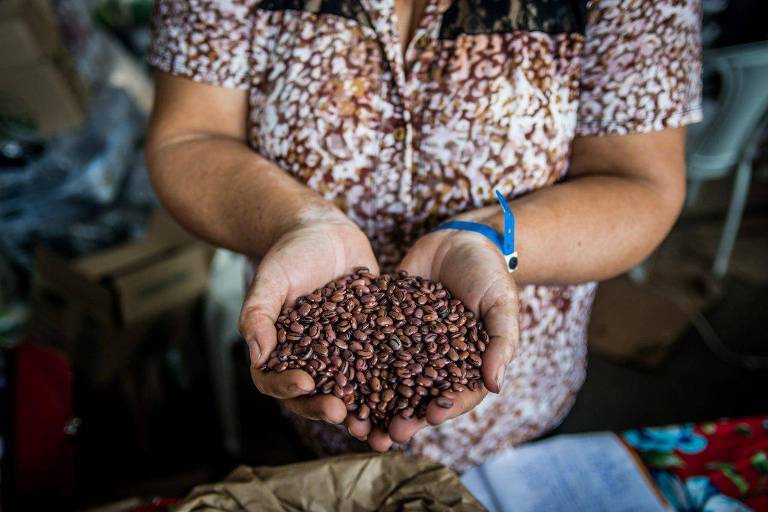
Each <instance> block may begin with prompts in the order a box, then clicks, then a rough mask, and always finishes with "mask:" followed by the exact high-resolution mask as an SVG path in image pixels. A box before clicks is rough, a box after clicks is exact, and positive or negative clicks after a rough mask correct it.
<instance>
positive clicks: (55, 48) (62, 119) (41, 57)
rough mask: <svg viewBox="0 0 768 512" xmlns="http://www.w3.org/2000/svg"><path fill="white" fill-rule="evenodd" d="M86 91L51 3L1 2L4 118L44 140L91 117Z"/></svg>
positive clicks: (1, 113)
mask: <svg viewBox="0 0 768 512" xmlns="http://www.w3.org/2000/svg"><path fill="white" fill-rule="evenodd" d="M85 98H86V91H85V88H84V86H83V84H82V83H81V81H80V79H79V77H78V75H77V72H76V71H75V68H74V65H73V63H72V60H71V58H70V56H69V54H68V53H67V51H66V48H64V46H63V44H62V43H61V40H60V37H59V31H58V26H57V23H56V19H55V15H54V13H53V11H52V9H51V6H50V4H49V3H48V1H47V0H0V119H2V120H3V122H4V123H5V124H10V125H20V126H24V127H27V128H30V129H32V130H35V131H37V132H39V133H40V134H41V135H43V136H50V135H55V134H58V133H61V132H64V131H67V130H71V129H74V128H76V127H78V126H80V124H81V123H82V122H83V120H84V119H85V111H86V109H85Z"/></svg>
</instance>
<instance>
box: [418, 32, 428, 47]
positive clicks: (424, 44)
mask: <svg viewBox="0 0 768 512" xmlns="http://www.w3.org/2000/svg"><path fill="white" fill-rule="evenodd" d="M427 44H429V38H428V37H427V36H426V35H423V36H421V37H420V38H418V39H417V40H416V48H418V49H420V50H421V49H423V48H426V47H427Z"/></svg>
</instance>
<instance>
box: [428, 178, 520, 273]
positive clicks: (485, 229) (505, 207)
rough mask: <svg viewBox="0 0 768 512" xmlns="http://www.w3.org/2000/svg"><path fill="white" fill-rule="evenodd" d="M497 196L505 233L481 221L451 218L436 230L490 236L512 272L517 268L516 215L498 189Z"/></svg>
mask: <svg viewBox="0 0 768 512" xmlns="http://www.w3.org/2000/svg"><path fill="white" fill-rule="evenodd" d="M496 198H497V199H498V200H499V205H501V209H502V211H503V212H504V233H503V234H502V233H499V232H498V231H496V230H495V229H493V228H492V227H490V226H486V225H485V224H480V223H479V222H468V221H464V220H451V221H448V222H444V223H443V224H440V225H439V226H437V227H436V228H435V229H434V231H438V230H440V229H458V230H461V231H474V232H475V233H479V234H481V235H483V236H484V237H486V238H488V239H489V240H490V241H491V242H493V243H494V245H496V247H498V248H499V250H500V251H501V254H503V255H504V259H505V260H506V262H507V269H508V270H509V271H510V272H514V271H515V270H517V252H516V251H515V216H514V215H513V214H512V210H511V209H510V208H509V204H507V200H506V199H504V196H503V195H501V192H499V191H498V190H497V191H496Z"/></svg>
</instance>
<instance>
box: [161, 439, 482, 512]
mask: <svg viewBox="0 0 768 512" xmlns="http://www.w3.org/2000/svg"><path fill="white" fill-rule="evenodd" d="M174 510H175V512H199V511H214V510H215V511H226V512H236V511H237V512H241V511H246V512H256V511H258V512H278V511H279V512H288V511H290V512H300V511H301V512H303V511H307V512H309V511H311V512H325V511H328V512H364V511H384V512H387V511H391V512H395V511H417V510H418V511H422V510H427V511H431V512H432V511H434V512H441V511H449V510H450V511H460V512H464V511H466V512H474V511H484V510H486V509H485V508H484V507H483V506H482V505H481V504H480V503H479V502H478V501H477V500H476V499H475V498H474V497H473V496H472V494H470V492H469V491H468V490H467V489H466V488H465V487H464V486H463V485H462V483H461V480H459V477H458V476H457V475H456V473H454V472H453V471H451V470H450V469H448V468H446V467H445V466H442V465H440V464H437V463H434V462H429V461H425V460H418V459H411V458H408V457H406V456H405V455H403V454H397V453H392V454H387V455H372V454H357V455H343V456H341V457H333V458H329V459H322V460H318V461H312V462H304V463H301V464H291V465H288V466H280V467H259V468H249V467H246V466H240V467H239V468H237V469H236V470H235V471H234V472H232V474H230V475H229V476H228V477H227V478H226V480H224V481H223V482H221V483H217V484H208V485H201V486H199V487H195V488H194V489H193V490H192V492H191V493H190V495H189V496H188V497H187V498H186V499H185V500H184V501H182V502H181V503H180V504H179V505H178V506H177V507H176V508H175V509H174Z"/></svg>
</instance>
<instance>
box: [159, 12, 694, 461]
mask: <svg viewBox="0 0 768 512" xmlns="http://www.w3.org/2000/svg"><path fill="white" fill-rule="evenodd" d="M700 15H701V13H700V7H699V4H698V2H697V1H696V0H654V1H650V0H594V1H583V0H429V2H428V5H427V6H426V9H425V12H424V14H423V17H422V19H421V22H420V24H419V25H418V27H417V29H416V31H415V33H414V36H413V39H412V40H411V41H410V43H409V44H408V46H407V49H406V51H405V52H404V54H403V50H402V45H401V43H400V41H399V36H398V33H397V28H396V20H395V17H394V0H158V1H157V9H156V17H155V39H154V45H153V48H152V51H151V55H150V61H151V63H152V64H153V65H154V66H155V67H157V68H159V69H160V70H163V71H166V72H170V73H173V74H175V75H179V76H183V77H187V78H190V79H192V80H195V81H198V82H203V83H207V84H212V85H217V86H221V87H231V88H238V89H242V90H244V91H247V97H248V105H249V117H248V121H249V123H248V143H249V144H250V146H251V147H252V148H253V150H254V151H256V152H258V153H259V154H261V155H262V156H264V157H266V158H269V159H270V160H271V161H273V162H274V163H275V164H277V165H278V166H280V167H281V168H283V169H285V171H286V172H289V173H291V174H292V175H293V176H295V177H296V178H297V179H299V180H301V181H302V182H305V183H306V184H307V185H308V186H309V187H311V188H312V189H313V190H315V191H317V192H318V193H319V194H321V195H322V196H324V197H326V198H327V199H329V200H332V201H334V202H335V203H336V204H337V205H339V206H340V207H341V208H342V209H344V210H345V211H346V212H347V214H348V215H349V217H350V218H351V219H352V220H354V221H355V222H356V223H357V224H358V225H359V226H360V227H361V228H362V229H363V230H364V231H365V233H366V234H367V235H368V237H369V238H370V240H371V242H372V245H373V248H374V251H375V253H376V254H377V256H378V258H379V260H380V262H381V264H382V267H383V268H391V267H393V266H394V265H396V264H397V262H398V261H399V260H400V259H401V258H402V256H403V254H404V252H405V251H406V250H407V249H408V248H409V247H410V245H411V244H412V243H413V242H414V241H415V240H416V239H417V238H418V237H419V236H421V235H423V234H424V233H425V232H427V231H428V230H429V229H430V228H432V227H434V226H436V225H437V224H438V223H440V222H441V221H444V220H445V219H447V218H448V217H451V216H453V215H455V214H458V213H460V212H463V211H466V210H470V209H475V208H479V207H482V206H486V205H489V204H493V203H494V196H493V191H494V190H495V189H499V190H500V191H501V192H502V193H504V194H505V195H506V196H507V197H508V198H514V197H516V196H520V195H523V194H527V193H530V192H532V191H535V190H537V189H539V188H542V187H548V186H552V185H554V184H556V183H557V182H558V181H560V180H562V179H564V178H565V177H566V176H567V173H568V163H569V152H570V148H571V143H572V141H573V139H574V137H579V136H608V135H624V134H630V133H642V132H648V131H652V130H660V129H664V128H667V127H678V126H681V125H684V124H686V123H689V122H692V121H695V120H697V117H698V116H699V94H700V90H699V80H700V43H699V24H700ZM595 288H596V285H595V284H593V283H585V284H581V285H577V286H526V287H524V288H523V289H522V290H521V313H522V339H521V350H520V352H519V355H518V356H517V357H516V359H515V360H514V362H513V363H512V364H511V366H510V368H509V370H508V371H507V375H506V381H505V384H504V392H503V394H502V395H501V396H495V395H491V396H488V397H487V398H486V399H485V400H484V401H483V402H482V404H480V406H478V407H477V408H475V409H474V410H473V411H471V412H470V413H468V414H466V415H464V416H462V417H460V418H457V419H455V420H453V421H451V422H448V423H447V424H444V425H442V426H439V427H434V428H430V429H426V430H424V431H422V432H420V433H419V434H418V435H417V436H416V437H415V439H414V440H413V441H411V442H410V443H409V444H408V445H407V446H405V447H403V448H404V449H406V450H408V451H409V452H411V453H414V454H420V455H426V456H430V457H432V458H434V459H437V460H439V461H441V462H443V463H446V464H448V465H450V466H452V467H453V468H455V469H458V470H463V469H465V468H467V467H468V466H469V465H471V464H473V463H477V462H480V461H482V460H483V459H484V458H485V457H487V456H488V455H490V454H492V453H494V452H495V451H497V450H499V449H501V448H503V447H506V446H508V445H511V444H516V443H520V442H523V441H526V440H529V439H531V438H534V437H536V436H539V435H541V434H542V433H544V432H546V431H547V430H548V429H550V428H552V427H553V426H555V425H556V424H557V423H558V422H559V421H560V420H561V419H562V418H563V416H564V415H565V414H566V413H567V411H568V410H569V409H570V407H571V405H572V403H573V400H574V397H575V394H576V392H577V391H578V389H579V387H580V386H581V383H582V381H583V379H584V374H585V362H586V326H587V321H588V318H589V310H590V306H591V303H592V299H593V296H594V292H595ZM298 423H300V424H301V425H302V427H303V428H304V432H305V435H306V436H307V438H308V439H309V438H311V439H314V440H316V441H318V442H317V443H316V445H317V446H318V447H321V448H322V449H323V450H324V451H326V452H334V451H339V450H342V449H349V445H351V444H352V443H350V442H348V441H349V439H348V438H344V437H343V436H342V434H341V433H340V432H338V431H335V430H328V428H327V427H325V426H323V425H321V424H319V423H312V424H304V423H302V422H298Z"/></svg>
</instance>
